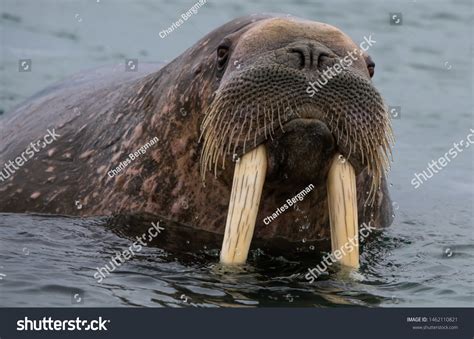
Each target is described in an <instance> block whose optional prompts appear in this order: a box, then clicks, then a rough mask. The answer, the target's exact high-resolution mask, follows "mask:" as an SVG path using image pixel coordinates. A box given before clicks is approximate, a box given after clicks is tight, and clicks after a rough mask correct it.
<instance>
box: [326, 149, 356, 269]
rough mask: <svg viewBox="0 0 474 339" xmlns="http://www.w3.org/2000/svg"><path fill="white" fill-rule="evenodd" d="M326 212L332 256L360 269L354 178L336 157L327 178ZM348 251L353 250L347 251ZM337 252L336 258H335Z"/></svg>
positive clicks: (348, 168) (343, 263)
mask: <svg viewBox="0 0 474 339" xmlns="http://www.w3.org/2000/svg"><path fill="white" fill-rule="evenodd" d="M327 185H328V186H327V190H328V208H329V222H330V225H331V247H332V252H333V255H334V256H335V257H336V258H338V257H340V256H341V253H342V257H341V259H340V260H339V262H340V263H341V264H342V265H345V266H348V267H353V268H358V267H359V229H358V224H357V223H358V220H357V192H356V176H355V171H354V168H353V167H352V165H351V164H350V163H349V162H348V161H347V160H346V159H344V158H343V157H342V156H341V155H336V156H335V157H334V159H333V161H332V164H331V167H330V169H329V174H328V183H327ZM346 244H348V245H346ZM349 248H353V250H352V251H349ZM336 250H339V252H340V253H339V255H336V254H337V253H335V251H336Z"/></svg>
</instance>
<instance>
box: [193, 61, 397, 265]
mask: <svg viewBox="0 0 474 339" xmlns="http://www.w3.org/2000/svg"><path fill="white" fill-rule="evenodd" d="M319 76H320V74H319V73H317V72H316V74H315V79H313V78H309V76H308V74H306V73H303V72H302V71H300V70H298V69H293V68H288V67H282V66H281V65H265V64H263V65H262V64H261V65H253V66H250V67H248V68H246V69H244V70H241V71H239V72H237V71H236V72H233V74H232V75H231V76H230V77H229V79H227V80H226V82H225V84H221V87H220V89H219V90H218V91H217V92H216V95H215V97H214V100H213V102H212V104H211V105H210V106H209V108H208V110H207V111H206V113H205V117H204V120H203V122H202V125H201V138H203V140H204V143H203V148H202V152H201V175H202V179H203V181H204V180H205V176H206V172H207V171H209V170H213V171H214V173H215V174H216V173H217V169H218V167H219V164H221V167H222V168H224V167H225V160H226V159H227V158H228V157H232V158H233V160H234V162H237V163H236V167H235V172H234V180H233V187H232V193H231V198H230V205H229V212H228V217H227V223H226V230H225V235H224V243H223V247H222V251H221V262H225V263H243V262H245V261H246V258H247V254H248V250H249V247H250V242H251V239H252V235H253V229H254V227H255V221H256V217H257V213H258V206H259V201H260V197H261V194H262V189H263V184H264V180H265V173H266V170H267V164H266V161H267V160H266V149H265V142H266V141H267V140H269V139H272V138H274V137H275V135H276V132H278V131H279V132H283V133H284V126H285V124H286V123H288V122H289V121H291V120H294V119H298V118H301V117H304V118H312V119H317V120H320V121H322V122H324V124H326V126H327V127H328V128H329V130H330V131H331V133H332V134H333V136H334V139H335V140H337V147H338V151H339V152H340V156H339V155H338V156H336V157H335V159H334V160H333V161H332V164H331V166H330V172H329V176H328V183H327V185H328V206H329V216H330V224H331V241H332V246H333V249H334V248H338V247H337V246H339V245H340V244H341V243H342V245H343V244H344V243H345V242H346V241H347V240H348V238H349V237H351V235H352V236H353V235H354V234H355V235H357V234H358V232H357V195H356V192H355V182H356V171H355V170H354V168H355V169H357V170H359V171H360V170H361V169H362V168H367V171H368V173H369V175H370V177H371V179H372V183H371V189H370V191H369V192H368V195H367V199H366V204H373V202H374V199H375V197H376V193H377V191H378V190H379V188H380V185H381V182H382V178H383V175H384V174H385V172H386V171H388V169H389V164H390V158H391V144H393V136H392V129H391V125H390V119H389V117H388V114H387V110H386V108H385V105H384V103H383V100H382V97H381V96H380V94H379V93H378V91H377V90H376V89H375V88H374V87H373V86H372V84H371V83H370V81H368V80H367V79H366V78H364V77H363V76H361V75H359V74H357V72H353V71H344V72H342V73H341V74H338V76H337V77H334V78H333V79H331V81H329V82H327V83H326V84H325V86H322V87H321V88H320V90H319V91H317V92H316V95H315V96H313V97H310V96H309V95H308V93H307V92H306V88H307V87H308V83H309V82H312V81H314V80H316V79H318V77H319ZM249 150H250V151H249ZM346 159H347V161H346ZM358 260H359V259H358V253H357V255H352V258H350V257H349V258H343V259H342V260H341V263H343V264H347V265H349V266H358Z"/></svg>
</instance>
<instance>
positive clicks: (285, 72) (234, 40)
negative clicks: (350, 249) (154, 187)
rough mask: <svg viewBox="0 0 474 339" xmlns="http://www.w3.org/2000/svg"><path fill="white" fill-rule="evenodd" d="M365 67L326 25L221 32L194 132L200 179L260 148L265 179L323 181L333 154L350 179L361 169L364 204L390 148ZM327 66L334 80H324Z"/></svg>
mask: <svg viewBox="0 0 474 339" xmlns="http://www.w3.org/2000/svg"><path fill="white" fill-rule="evenodd" d="M349 56H350V57H351V59H348V58H349ZM344 58H346V60H350V61H349V62H347V61H346V64H345V65H346V67H345V68H343V69H342V68H341V67H337V66H335V65H337V64H340V63H342V62H343V61H344ZM374 66H375V64H374V63H373V62H372V60H371V58H370V57H369V56H368V55H367V54H366V53H365V52H363V51H362V50H361V49H360V48H359V47H358V46H357V45H355V44H354V43H353V42H352V41H351V39H350V38H349V37H348V36H346V35H345V34H344V33H342V32H341V31H340V30H339V29H337V28H335V27H333V26H330V25H327V24H322V23H317V22H313V21H306V20H301V19H295V18H287V17H276V18H275V17H273V18H267V19H264V20H258V21H256V22H253V23H252V24H250V25H247V26H246V27H244V28H242V29H240V30H238V31H236V32H232V33H231V34H228V35H227V36H225V37H224V38H223V39H222V41H221V42H220V44H219V46H218V47H217V49H216V58H215V81H217V82H218V83H219V86H218V89H217V90H216V92H215V96H214V98H213V100H212V102H211V104H210V105H209V106H208V108H207V111H206V112H205V118H204V120H203V122H202V126H201V130H202V138H203V140H204V147H203V148H202V154H201V174H202V176H203V179H205V176H206V172H207V171H208V170H213V171H214V172H215V173H217V169H218V168H219V166H222V167H223V168H225V164H226V159H229V158H230V159H233V160H234V161H236V160H237V159H239V158H240V156H241V155H242V154H245V153H246V152H248V151H249V150H251V149H252V148H255V147H257V146H258V145H260V144H262V143H266V144H267V145H268V149H269V151H270V152H269V164H270V167H269V171H268V176H270V177H272V176H273V177H277V176H279V175H280V176H281V175H285V176H286V177H288V176H293V177H295V179H297V180H298V181H306V182H313V181H318V180H321V178H324V177H326V176H327V171H328V168H329V163H330V159H331V158H332V157H333V156H334V154H336V153H337V152H339V153H341V154H342V155H344V156H345V158H347V159H348V160H349V162H350V163H351V164H352V165H353V166H354V167H355V169H356V172H357V173H360V172H361V171H362V170H363V169H364V168H367V171H368V173H369V175H370V176H371V179H372V185H371V190H370V192H369V194H368V196H367V201H368V202H369V203H373V201H374V197H375V192H376V191H377V190H378V188H379V186H380V183H381V180H382V176H383V175H384V172H385V171H386V170H387V168H388V165H389V161H388V160H389V154H390V144H391V142H392V133H391V127H390V120H389V118H388V114H387V111H386V109H385V105H384V102H383V99H382V97H381V95H380V94H379V92H378V91H377V90H376V89H375V87H374V86H373V85H372V82H371V77H372V76H373V74H374ZM333 68H334V69H336V70H339V72H338V73H337V74H336V75H335V76H331V75H329V74H330V73H328V71H330V70H332V69H333ZM325 72H326V74H325ZM332 74H334V72H333V73H332ZM328 76H329V77H330V79H328ZM316 83H317V84H318V85H317V86H315V85H314V84H316ZM309 84H313V86H312V87H309Z"/></svg>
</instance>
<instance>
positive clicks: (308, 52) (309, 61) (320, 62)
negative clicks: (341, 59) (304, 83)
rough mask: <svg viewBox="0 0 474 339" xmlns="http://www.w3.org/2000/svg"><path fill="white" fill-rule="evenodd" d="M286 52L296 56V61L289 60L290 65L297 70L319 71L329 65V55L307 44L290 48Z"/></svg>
mask: <svg viewBox="0 0 474 339" xmlns="http://www.w3.org/2000/svg"><path fill="white" fill-rule="evenodd" d="M288 52H289V53H290V54H291V55H295V56H297V58H298V60H297V62H296V60H294V59H292V58H290V63H293V65H295V66H297V67H298V69H300V70H302V69H305V68H306V69H314V68H317V69H321V68H324V67H326V66H328V65H329V62H330V61H331V58H332V57H331V55H330V54H329V53H327V52H325V51H322V50H320V49H318V48H316V47H315V46H313V45H311V44H308V45H304V46H296V47H291V48H290V49H289V50H288Z"/></svg>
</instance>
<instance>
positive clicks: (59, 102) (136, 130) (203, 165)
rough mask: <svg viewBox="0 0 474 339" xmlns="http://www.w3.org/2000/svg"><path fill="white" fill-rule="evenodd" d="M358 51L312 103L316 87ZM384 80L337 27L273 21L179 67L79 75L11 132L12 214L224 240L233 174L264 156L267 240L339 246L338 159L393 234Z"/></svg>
mask: <svg viewBox="0 0 474 339" xmlns="http://www.w3.org/2000/svg"><path fill="white" fill-rule="evenodd" d="M354 50H356V51H358V52H359V53H358V55H359V57H357V58H356V59H354V60H353V62H352V64H351V65H347V67H345V68H344V69H343V70H342V71H340V72H339V73H338V74H336V75H335V76H334V77H332V78H331V79H330V80H329V81H327V82H326V83H325V84H324V86H320V87H319V88H318V90H317V91H315V92H314V93H311V94H314V95H310V93H309V91H308V84H310V83H312V84H314V83H315V81H318V80H322V79H323V78H322V77H323V74H324V72H325V71H327V70H328V69H329V68H331V67H334V65H335V64H336V63H338V62H341V60H342V59H343V58H345V57H346V56H347V54H348V53H349V52H350V51H354ZM374 67H375V64H374V62H373V60H372V58H371V57H370V56H369V55H368V53H367V52H364V51H362V50H360V48H359V46H358V45H356V44H355V43H354V42H353V41H352V40H351V38H349V37H348V36H347V35H346V34H344V33H343V32H341V31H340V30H339V29H338V28H336V27H333V26H331V25H328V24H325V23H319V22H314V21H310V20H306V19H301V18H296V17H289V16H287V15H278V14H264V15H249V16H245V17H241V18H237V19H235V20H232V21H230V22H228V23H226V24H224V25H223V26H221V27H219V28H217V29H215V30H214V31H212V32H210V33H209V34H207V35H206V36H205V37H203V38H202V39H201V40H199V41H198V42H197V43H196V44H195V45H193V46H192V47H190V48H189V49H187V50H186V51H185V52H184V53H182V54H181V55H180V56H178V57H177V58H176V59H174V60H173V61H171V62H169V63H168V64H141V63H140V64H138V70H136V71H135V72H126V71H125V68H124V65H120V66H115V67H105V68H100V69H97V70H92V71H89V72H86V73H81V74H78V75H76V76H73V77H72V78H70V79H67V80H65V81H63V82H60V83H58V84H55V85H53V86H51V87H48V88H47V89H45V90H43V91H41V92H40V93H38V94H36V95H35V96H33V97H32V98H30V99H29V100H27V101H26V102H24V103H22V104H20V105H19V106H18V107H16V108H15V109H13V110H12V111H11V112H9V113H8V114H6V115H5V117H4V118H3V119H2V121H1V126H0V131H1V136H2V138H1V141H0V164H2V167H1V169H2V172H1V176H0V192H1V194H0V206H1V207H0V210H1V211H2V212H15V213H24V212H30V213H32V212H34V213H48V214H60V215H70V216H81V217H88V216H112V215H141V214H146V215H156V216H160V217H163V218H166V219H168V220H175V221H178V222H179V223H181V224H183V225H188V226H190V227H192V228H195V229H198V230H202V231H207V232H211V233H214V234H218V235H223V234H224V229H225V224H226V217H227V212H228V208H229V199H230V198H231V190H232V182H233V175H234V173H233V171H234V168H235V166H236V164H238V163H239V161H240V160H241V159H242V158H243V157H245V155H246V154H248V153H249V152H251V151H252V150H255V149H256V148H257V147H261V146H264V149H265V150H266V152H265V157H266V163H267V164H268V165H267V167H266V172H265V173H264V174H263V178H264V184H263V188H262V191H261V198H260V205H259V209H258V215H257V217H256V222H255V230H254V234H253V238H254V239H258V240H263V241H265V242H266V243H272V241H273V240H274V239H284V240H285V241H288V242H291V243H295V242H297V243H299V244H301V242H306V241H308V242H311V241H327V240H329V239H330V237H331V234H330V228H329V212H328V198H327V193H328V192H327V180H328V172H329V168H330V165H331V159H333V158H334V157H335V156H336V155H337V154H340V155H342V156H343V157H344V159H347V161H349V162H350V164H351V165H352V166H353V168H354V171H355V180H356V187H357V216H358V222H359V224H362V223H367V224H369V223H370V224H371V225H372V227H375V228H383V227H387V226H389V225H390V224H391V222H392V204H391V201H390V197H389V193H388V188H387V183H386V171H387V170H388V162H389V161H388V159H389V157H390V147H391V144H392V143H393V138H392V132H391V127H390V118H389V116H388V114H387V110H386V107H385V104H384V102H383V99H382V97H381V95H380V93H379V92H378V91H377V89H376V88H375V87H374V86H373V84H372V80H371V78H372V76H373V75H374ZM53 133H54V136H55V138H54V140H52V141H51V143H49V144H47V143H44V142H42V144H41V143H39V142H37V140H40V139H41V138H43V136H45V135H47V134H53ZM50 139H52V138H50ZM33 145H36V148H38V151H36V150H32V149H31V148H32V147H33ZM43 146H44V147H43ZM26 150H28V151H29V153H28V154H29V155H28V156H25V151H26ZM31 154H33V155H31ZM18 158H20V160H19V162H16V159H18ZM21 159H23V160H21ZM20 162H21V166H20V165H19V163H20ZM12 164H13V165H14V166H13V165H12ZM6 167H8V168H9V171H8V170H7V168H6ZM12 167H14V168H13V170H12ZM260 175H262V174H261V173H260ZM302 192H304V193H302ZM288 200H289V202H288ZM285 203H286V205H287V206H286V207H287V208H284V209H283V210H282V206H284V205H285ZM276 211H278V213H275V212H276ZM282 254H284V253H282Z"/></svg>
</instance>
